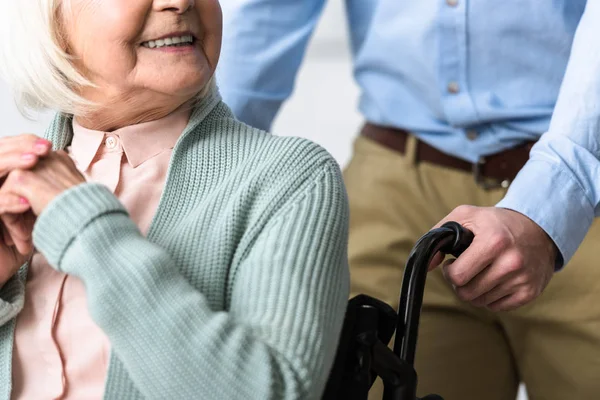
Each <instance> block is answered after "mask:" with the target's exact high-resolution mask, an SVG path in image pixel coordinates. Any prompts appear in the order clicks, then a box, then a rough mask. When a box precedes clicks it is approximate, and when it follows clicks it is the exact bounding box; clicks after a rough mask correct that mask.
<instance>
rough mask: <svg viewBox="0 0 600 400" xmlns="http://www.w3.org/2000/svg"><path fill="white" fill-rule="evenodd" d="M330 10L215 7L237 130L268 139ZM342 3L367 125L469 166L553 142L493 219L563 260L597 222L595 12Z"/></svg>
mask: <svg viewBox="0 0 600 400" xmlns="http://www.w3.org/2000/svg"><path fill="white" fill-rule="evenodd" d="M324 2H325V0H224V1H223V2H222V3H223V7H224V14H225V25H224V43H223V53H222V57H221V61H220V66H219V70H218V79H219V84H220V87H221V92H222V94H223V97H224V98H225V101H226V102H227V103H228V104H229V105H230V107H231V108H232V109H233V111H234V112H235V113H236V115H237V116H238V117H239V118H240V119H242V120H243V121H245V122H247V123H249V124H252V125H255V126H258V127H260V128H263V129H269V127H270V125H271V122H272V120H273V118H274V116H275V114H276V113H277V111H278V110H279V107H280V106H281V104H282V102H283V101H284V100H285V99H287V98H288V97H289V95H290V93H291V91H292V88H293V83H294V78H295V76H296V73H297V70H298V67H299V65H300V63H301V61H302V57H303V54H304V51H305V48H306V44H307V41H308V39H309V37H310V34H311V33H312V31H313V29H314V27H315V25H316V22H317V20H318V17H319V15H320V13H321V11H322V8H323V5H324ZM346 3H347V10H348V20H349V26H350V33H351V44H352V53H353V58H354V69H355V77H356V80H357V82H358V84H359V86H360V88H361V98H360V106H359V107H360V110H361V112H362V113H363V115H364V116H365V119H366V120H368V121H370V122H373V123H376V124H380V125H386V126H394V127H399V128H404V129H407V130H410V131H412V132H414V133H415V134H416V135H417V136H418V137H419V138H420V139H421V140H423V141H425V142H427V143H429V144H431V145H433V146H435V147H436V148H438V149H440V150H442V151H444V152H447V153H449V154H452V155H455V156H457V157H460V158H462V159H465V160H467V161H471V162H475V161H476V160H478V159H479V158H480V157H484V156H486V155H488V154H493V153H496V152H499V151H501V150H504V149H506V148H509V147H512V146H515V145H517V144H519V143H521V142H522V141H524V140H531V139H538V138H539V137H540V135H542V134H544V133H545V132H548V133H546V134H544V135H543V140H541V141H540V142H539V144H537V145H536V146H535V147H534V149H533V151H532V157H531V160H530V161H529V163H528V164H527V166H526V168H524V170H523V171H522V172H521V174H519V176H518V178H517V179H516V180H515V181H514V182H513V184H512V185H511V188H510V190H509V192H508V195H507V196H506V197H505V198H504V200H503V201H502V202H501V203H500V204H498V206H501V207H505V208H510V209H514V210H516V211H519V212H521V213H523V214H525V215H527V216H528V217H530V218H531V219H532V220H534V221H535V222H536V223H538V225H540V226H541V227H542V228H543V229H544V230H545V231H546V232H547V233H548V234H549V235H550V237H552V239H553V240H554V241H555V243H556V244H557V246H558V248H559V250H560V251H561V255H562V258H563V259H564V260H565V261H567V260H569V259H570V258H571V256H572V255H573V253H574V252H575V250H576V249H577V247H578V246H579V244H580V243H581V241H582V240H583V237H584V236H585V234H586V233H587V231H588V229H589V227H590V225H591V222H592V220H593V218H594V215H595V213H596V214H598V213H600V206H599V203H600V161H599V158H600V139H599V132H600V131H598V129H600V46H599V45H598V39H599V38H600V23H598V22H597V21H600V0H589V1H587V3H588V4H587V9H586V0H553V1H539V0H503V1H501V2H496V1H481V0H418V1H417V0H346ZM584 10H586V11H585V17H583V18H582V16H583V15H584ZM594 19H595V21H594ZM580 21H581V24H580ZM578 25H580V28H579V33H578V38H577V43H576V45H575V48H574V51H573V55H572V56H571V61H570V64H569V68H568V71H567V76H566V78H565V69H566V68H567V64H568V63H569V56H570V53H571V46H572V45H573V40H574V36H575V32H576V30H577V27H578ZM563 78H565V80H564V85H563V86H562V91H561V98H560V100H559V102H558V105H557V107H556V111H555V112H554V116H553V110H554V108H555V104H556V103H557V96H558V94H559V89H560V88H561V83H562V82H563ZM551 119H552V124H550V122H551ZM449 190H451V188H449Z"/></svg>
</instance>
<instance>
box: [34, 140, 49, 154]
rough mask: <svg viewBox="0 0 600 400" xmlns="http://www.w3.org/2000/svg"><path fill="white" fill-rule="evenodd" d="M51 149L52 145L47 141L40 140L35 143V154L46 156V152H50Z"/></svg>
mask: <svg viewBox="0 0 600 400" xmlns="http://www.w3.org/2000/svg"><path fill="white" fill-rule="evenodd" d="M49 147H50V143H48V142H47V141H46V140H43V139H40V140H38V141H37V142H35V145H34V146H33V149H34V150H35V152H36V153H37V154H44V153H45V152H47V151H48V148H49Z"/></svg>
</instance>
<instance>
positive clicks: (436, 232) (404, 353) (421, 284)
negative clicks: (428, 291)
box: [394, 222, 474, 365]
mask: <svg viewBox="0 0 600 400" xmlns="http://www.w3.org/2000/svg"><path fill="white" fill-rule="evenodd" d="M473 238H474V235H473V233H472V232H471V231H469V230H468V229H466V228H464V227H463V226H462V225H460V224H459V223H457V222H447V223H445V224H444V225H443V226H442V227H440V228H437V229H433V230H431V231H429V232H428V233H426V234H425V235H424V236H422V237H421V238H420V239H419V241H418V242H417V243H416V245H415V246H414V247H413V249H412V251H411V253H410V255H409V257H408V261H407V263H406V268H405V270H404V277H403V279H402V289H401V291H400V302H399V304H400V307H399V309H398V317H399V318H398V324H397V326H396V337H397V338H402V340H396V341H395V343H394V353H396V355H397V356H398V357H400V358H401V359H402V360H404V361H406V362H407V363H408V364H410V365H413V364H414V357H415V351H416V346H417V333H418V329H419V316H420V314H421V305H422V304H423V292H424V290H425V280H426V278H427V271H428V268H429V265H430V264H431V260H432V259H433V257H434V256H435V255H436V254H437V253H438V252H442V253H445V254H452V255H453V256H455V257H458V256H460V255H461V254H462V253H463V252H464V251H465V250H466V249H467V248H468V247H469V245H470V244H471V242H472V241H473Z"/></svg>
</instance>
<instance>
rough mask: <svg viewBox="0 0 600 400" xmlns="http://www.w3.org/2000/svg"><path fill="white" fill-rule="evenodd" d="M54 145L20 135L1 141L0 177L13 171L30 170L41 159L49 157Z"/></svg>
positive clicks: (40, 139)
mask: <svg viewBox="0 0 600 400" xmlns="http://www.w3.org/2000/svg"><path fill="white" fill-rule="evenodd" d="M51 150H52V144H51V143H50V142H49V141H47V140H45V139H42V138H39V137H37V136H35V135H19V136H13V137H7V138H3V139H0V177H4V176H5V175H6V174H8V173H9V172H10V171H12V170H13V169H17V168H22V169H28V168H31V167H32V166H34V165H35V164H36V163H37V161H38V160H39V158H40V157H45V156H47V155H48V154H49V153H50V151H51Z"/></svg>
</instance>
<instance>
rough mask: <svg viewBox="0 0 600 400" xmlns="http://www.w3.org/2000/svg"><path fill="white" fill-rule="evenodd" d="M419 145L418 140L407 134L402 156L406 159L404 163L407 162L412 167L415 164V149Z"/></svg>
mask: <svg viewBox="0 0 600 400" xmlns="http://www.w3.org/2000/svg"><path fill="white" fill-rule="evenodd" d="M418 144H419V139H417V137H416V136H415V135H413V134H409V135H407V137H406V150H405V152H404V156H405V157H406V161H408V162H409V163H410V164H412V165H416V164H417V161H418V160H417V147H418Z"/></svg>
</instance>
